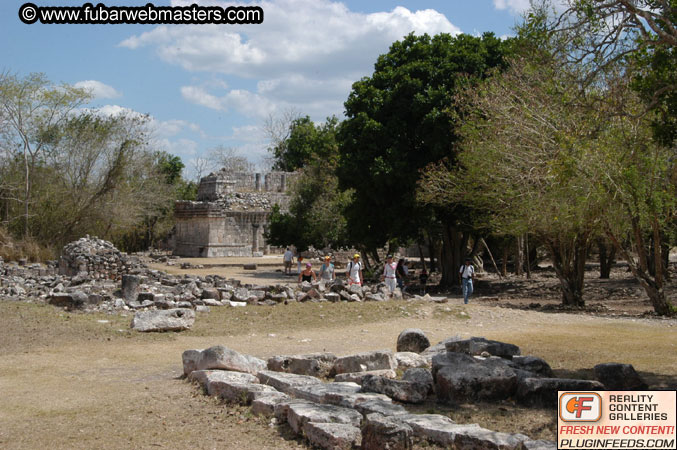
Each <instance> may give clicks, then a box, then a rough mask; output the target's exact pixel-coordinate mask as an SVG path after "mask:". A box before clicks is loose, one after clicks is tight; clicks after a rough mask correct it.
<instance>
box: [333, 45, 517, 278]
mask: <svg viewBox="0 0 677 450" xmlns="http://www.w3.org/2000/svg"><path fill="white" fill-rule="evenodd" d="M511 45H512V43H511V41H502V40H500V39H498V38H497V37H495V36H494V35H493V34H491V33H486V34H484V35H483V36H482V37H475V36H470V35H465V34H461V35H458V36H451V35H448V34H440V35H436V36H434V37H430V36H428V35H423V36H415V35H413V34H410V35H409V36H407V37H406V38H404V39H403V40H402V41H398V42H395V43H394V44H393V45H392V46H391V48H390V50H389V52H388V53H387V54H384V55H381V56H379V58H378V60H377V61H376V64H375V66H374V73H373V74H372V75H371V76H370V77H365V78H363V79H362V80H360V81H358V82H356V83H354V84H353V88H352V91H351V93H350V96H349V97H348V100H347V101H346V102H345V108H346V116H347V120H345V121H344V122H343V123H342V125H341V128H340V133H339V136H340V138H339V142H340V147H339V148H340V154H341V159H340V163H339V168H338V176H339V182H340V186H341V188H342V189H347V188H354V189H355V193H354V195H353V201H352V203H351V205H350V207H349V208H348V209H347V211H346V216H347V220H348V229H349V232H350V239H351V241H352V242H356V243H360V244H363V245H365V246H366V247H367V248H370V249H372V250H374V249H376V248H377V247H380V246H382V245H384V244H385V243H386V242H388V241H391V240H400V241H405V240H408V239H411V238H414V239H415V238H417V237H418V236H420V234H421V230H424V229H432V227H430V224H431V223H433V222H436V221H439V223H440V226H439V228H438V229H439V230H441V232H442V240H443V250H442V255H443V257H442V260H441V266H442V274H443V277H442V284H451V283H454V284H455V283H457V281H458V273H457V271H458V270H457V269H458V266H459V265H460V263H461V259H462V257H463V255H464V253H465V246H466V243H467V242H468V235H469V232H470V231H471V230H469V229H467V228H464V227H463V222H464V221H463V220H462V219H463V217H462V215H463V214H464V213H465V212H464V211H463V210H462V208H456V209H454V208H441V209H435V208H433V207H431V206H428V205H423V204H421V203H419V202H417V200H416V185H417V182H418V181H419V178H420V174H419V170H420V169H422V168H423V167H425V166H427V165H428V164H430V163H432V162H436V161H439V160H440V159H442V158H445V157H447V158H448V160H449V162H450V164H455V143H456V141H457V139H458V126H459V124H460V122H461V120H462V119H461V118H460V117H459V114H458V111H457V110H456V109H455V108H454V106H453V104H454V103H453V98H454V96H455V95H456V93H457V92H458V89H459V87H461V86H463V85H467V84H472V83H475V82H477V81H478V80H481V79H482V78H484V77H485V76H486V75H487V73H488V72H489V70H490V69H492V68H500V67H504V65H505V56H506V54H507V53H509V52H510V49H511Z"/></svg>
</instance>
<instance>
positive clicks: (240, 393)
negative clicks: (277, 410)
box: [207, 379, 278, 405]
mask: <svg viewBox="0 0 677 450" xmlns="http://www.w3.org/2000/svg"><path fill="white" fill-rule="evenodd" d="M273 393H278V391H277V390H276V389H275V388H274V387H272V386H266V385H265V384H258V383H243V382H239V381H232V380H223V379H222V380H214V381H210V382H209V383H208V384H207V394H209V395H214V396H216V397H219V398H222V399H223V400H225V401H227V402H233V403H241V404H244V405H249V404H250V403H251V402H252V401H253V400H255V399H257V398H259V397H262V396H265V395H269V394H273Z"/></svg>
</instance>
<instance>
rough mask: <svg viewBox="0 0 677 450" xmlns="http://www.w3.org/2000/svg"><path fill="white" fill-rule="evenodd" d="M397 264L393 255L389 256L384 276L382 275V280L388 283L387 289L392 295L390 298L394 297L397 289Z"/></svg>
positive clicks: (384, 268)
mask: <svg viewBox="0 0 677 450" xmlns="http://www.w3.org/2000/svg"><path fill="white" fill-rule="evenodd" d="M396 273H397V263H396V262H393V255H388V256H387V257H386V263H385V265H384V266H383V274H382V275H381V280H384V281H385V283H386V289H388V292H389V293H390V296H391V297H392V296H393V292H395V288H396V287H397V275H396Z"/></svg>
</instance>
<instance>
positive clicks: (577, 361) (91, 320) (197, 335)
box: [0, 302, 677, 449]
mask: <svg viewBox="0 0 677 450" xmlns="http://www.w3.org/2000/svg"><path fill="white" fill-rule="evenodd" d="M0 314H1V316H0V317H3V325H4V326H3V327H2V330H0V348H3V357H2V358H1V359H0V392H2V393H3V395H2V408H0V447H2V448H12V449H14V448H17V449H19V448H20V449H24V448H25V449H35V448H40V447H42V446H44V445H45V444H48V443H49V445H50V447H52V448H148V449H150V448H198V449H203V448H204V449H209V448H245V449H249V448H251V449H254V448H299V447H303V445H302V444H301V443H299V442H297V441H295V440H287V439H285V438H283V437H280V434H279V432H278V430H277V429H275V428H274V427H272V426H270V425H269V424H268V423H267V421H266V420H265V419H258V418H254V417H252V416H251V415H250V414H249V413H248V412H247V409H243V408H241V407H232V406H224V405H219V404H218V403H217V402H215V401H214V400H212V399H209V398H207V397H205V396H204V395H202V394H201V393H200V392H199V391H198V389H197V388H196V387H195V386H193V385H191V384H189V383H187V382H186V381H184V380H182V379H180V376H181V374H182V369H181V353H182V352H183V351H184V350H186V349H189V348H205V347H208V346H212V345H216V344H222V345H226V346H228V347H231V348H234V349H236V350H238V351H241V352H245V353H250V354H253V355H256V356H260V357H267V356H271V355H275V354H291V353H303V352H313V351H329V352H334V353H336V354H339V355H342V354H347V353H353V352H358V351H366V350H375V349H381V348H386V349H391V350H394V349H395V348H394V347H395V342H396V339H397V335H398V334H399V332H400V331H401V330H403V329H404V328H410V327H416V328H421V329H423V330H424V331H425V332H426V333H427V334H428V336H429V337H430V338H431V341H434V342H437V341H439V340H441V339H443V338H446V337H449V336H453V335H460V336H471V335H472V336H478V335H479V336H485V337H487V338H492V339H499V340H504V341H507V342H512V343H515V344H517V345H519V346H520V347H521V348H522V352H523V354H533V355H537V356H541V357H543V358H545V359H546V360H547V361H549V362H550V364H551V365H552V367H553V368H554V369H559V370H563V371H577V370H580V369H589V368H591V367H592V366H593V365H595V364H597V363H600V362H609V361H618V362H627V363H631V364H633V365H634V366H635V368H637V370H639V371H640V372H642V375H643V376H645V377H647V378H648V379H649V380H650V384H654V385H656V384H660V385H670V384H673V383H675V382H676V380H675V374H676V373H677V357H676V356H675V355H677V348H675V345H676V344H677V321H675V320H649V319H609V318H602V317H594V316H586V315H580V314H579V315H571V314H545V313H538V312H531V311H519V310H510V309H504V308H495V307H488V306H482V305H470V306H468V307H463V306H461V305H452V304H441V305H432V304H422V303H407V302H389V303H387V304H385V303H384V304H373V303H372V304H361V305H354V304H296V305H289V306H287V307H284V306H278V307H252V308H220V309H215V308H213V309H212V312H211V313H210V314H208V315H201V316H199V317H198V320H197V322H196V326H195V329H194V330H191V331H189V332H186V333H182V334H162V335H158V334H151V335H144V334H138V333H131V332H130V331H129V330H128V323H129V319H130V318H129V317H118V316H104V315H93V314H87V315H85V314H66V313H63V312H61V311H59V310H57V309H55V308H52V307H49V306H38V305H27V304H13V303H7V302H0ZM100 321H106V322H100ZM497 426H500V424H499V425H497ZM513 426H514V425H513ZM513 431H520V430H513ZM303 448H305V447H303Z"/></svg>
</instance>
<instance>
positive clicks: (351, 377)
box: [334, 369, 397, 386]
mask: <svg viewBox="0 0 677 450" xmlns="http://www.w3.org/2000/svg"><path fill="white" fill-rule="evenodd" d="M367 375H375V376H381V377H385V378H396V377H397V373H395V371H394V370H391V369H387V370H369V371H367V372H350V373H340V374H338V375H336V376H335V377H334V381H350V382H353V383H357V384H359V385H360V386H361V385H362V380H363V379H364V377H365V376H367Z"/></svg>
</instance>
